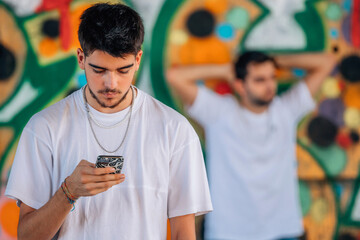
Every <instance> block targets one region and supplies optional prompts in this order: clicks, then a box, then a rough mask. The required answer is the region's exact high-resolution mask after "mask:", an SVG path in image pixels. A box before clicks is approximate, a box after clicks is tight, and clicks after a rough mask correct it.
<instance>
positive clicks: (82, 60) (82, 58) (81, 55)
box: [77, 48, 85, 70]
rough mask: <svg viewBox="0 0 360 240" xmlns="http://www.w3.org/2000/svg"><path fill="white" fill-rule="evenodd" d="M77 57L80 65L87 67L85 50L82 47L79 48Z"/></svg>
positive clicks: (83, 67)
mask: <svg viewBox="0 0 360 240" xmlns="http://www.w3.org/2000/svg"><path fill="white" fill-rule="evenodd" d="M77 59H78V64H79V67H80V68H81V69H82V70H84V69H85V54H84V52H83V50H81V49H80V48H78V49H77Z"/></svg>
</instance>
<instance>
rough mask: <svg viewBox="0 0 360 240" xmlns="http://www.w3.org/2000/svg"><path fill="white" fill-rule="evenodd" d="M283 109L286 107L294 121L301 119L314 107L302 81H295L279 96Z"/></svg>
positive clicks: (307, 89)
mask: <svg viewBox="0 0 360 240" xmlns="http://www.w3.org/2000/svg"><path fill="white" fill-rule="evenodd" d="M280 102H281V104H282V107H283V109H286V110H287V111H288V112H289V113H290V115H291V116H292V118H293V119H294V120H295V121H299V120H301V118H303V117H304V116H305V115H306V114H308V113H309V112H310V111H312V110H313V109H314V108H315V106H316V105H315V101H314V99H313V97H312V96H311V93H310V91H309V88H308V87H307V85H306V83H305V82H304V81H301V82H299V83H297V84H296V85H295V86H294V87H292V88H291V89H290V90H288V91H287V92H285V93H284V94H282V95H281V96H280Z"/></svg>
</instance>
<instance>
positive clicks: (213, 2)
mask: <svg viewBox="0 0 360 240" xmlns="http://www.w3.org/2000/svg"><path fill="white" fill-rule="evenodd" d="M204 7H205V8H206V9H207V10H209V11H210V12H212V13H214V14H222V13H224V12H225V11H226V10H227V9H228V2H227V1H226V0H205V3H204Z"/></svg>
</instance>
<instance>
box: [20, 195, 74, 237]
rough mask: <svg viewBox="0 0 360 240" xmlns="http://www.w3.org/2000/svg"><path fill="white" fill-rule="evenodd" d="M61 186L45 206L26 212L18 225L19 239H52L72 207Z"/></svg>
mask: <svg viewBox="0 0 360 240" xmlns="http://www.w3.org/2000/svg"><path fill="white" fill-rule="evenodd" d="M72 207H73V206H72V205H71V204H70V203H69V201H68V199H67V198H66V196H65V194H64V192H63V191H62V189H61V188H60V189H59V190H58V191H57V192H56V193H55V195H54V196H53V197H52V198H51V199H50V200H49V202H47V203H46V204H45V205H44V206H43V207H41V208H40V209H38V210H35V211H32V212H29V213H28V214H26V215H25V216H24V217H23V218H22V219H21V221H19V225H18V239H36V240H39V239H51V238H52V237H53V236H54V235H55V234H56V232H57V231H58V230H59V229H60V227H61V225H62V224H63V222H64V220H65V218H66V216H67V215H68V214H69V212H70V210H71V209H72Z"/></svg>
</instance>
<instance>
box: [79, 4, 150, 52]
mask: <svg viewBox="0 0 360 240" xmlns="http://www.w3.org/2000/svg"><path fill="white" fill-rule="evenodd" d="M80 19H81V23H80V26H79V31H78V37H79V41H80V45H81V48H82V50H83V51H84V54H85V56H88V55H89V54H91V53H93V52H94V51H95V50H100V51H104V52H106V53H108V54H110V55H112V56H114V57H123V55H124V54H137V53H138V52H139V51H140V50H141V44H142V43H143V41H144V25H143V22H142V19H141V17H140V16H139V14H138V13H137V12H135V11H134V10H133V9H131V8H129V7H127V6H125V5H122V4H108V3H99V4H95V5H93V6H92V7H90V8H88V9H86V10H85V11H84V12H83V14H82V15H81V18H80Z"/></svg>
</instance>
